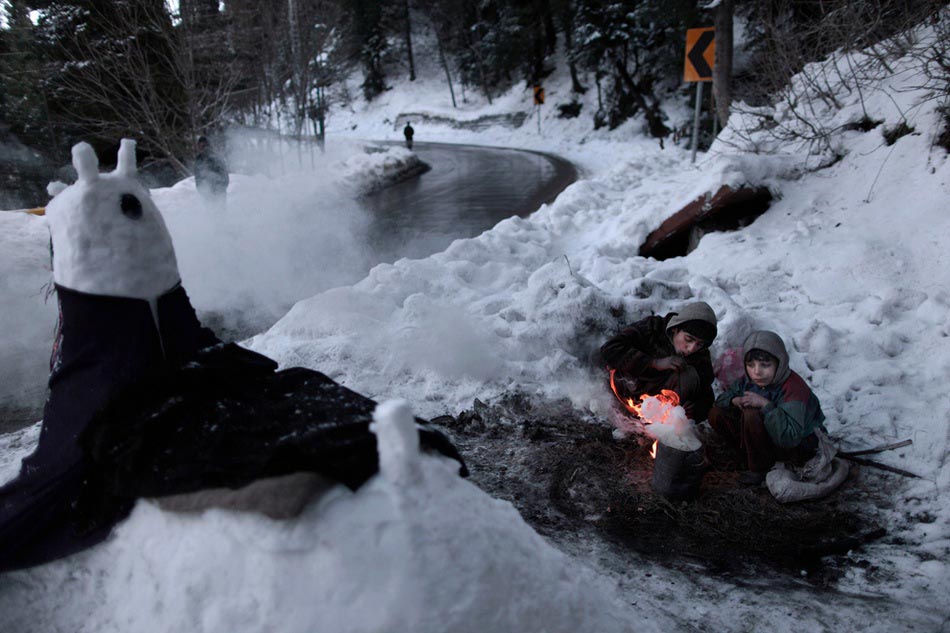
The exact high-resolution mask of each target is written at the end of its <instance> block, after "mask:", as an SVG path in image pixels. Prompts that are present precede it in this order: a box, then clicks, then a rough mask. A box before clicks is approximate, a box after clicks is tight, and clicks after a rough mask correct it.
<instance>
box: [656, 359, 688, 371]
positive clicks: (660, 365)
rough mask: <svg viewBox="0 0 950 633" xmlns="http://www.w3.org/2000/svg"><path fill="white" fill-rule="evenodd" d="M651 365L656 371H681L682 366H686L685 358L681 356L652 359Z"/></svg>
mask: <svg viewBox="0 0 950 633" xmlns="http://www.w3.org/2000/svg"><path fill="white" fill-rule="evenodd" d="M651 365H653V369H655V370H657V371H666V370H668V369H672V370H673V371H683V368H684V367H686V360H685V359H684V358H683V357H682V356H667V357H666V358H655V359H653V362H652V363H651Z"/></svg>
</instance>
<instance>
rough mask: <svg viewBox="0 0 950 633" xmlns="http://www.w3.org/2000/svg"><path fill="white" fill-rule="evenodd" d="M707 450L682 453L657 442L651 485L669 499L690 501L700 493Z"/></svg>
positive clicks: (701, 448) (701, 449) (699, 449)
mask: <svg viewBox="0 0 950 633" xmlns="http://www.w3.org/2000/svg"><path fill="white" fill-rule="evenodd" d="M705 462H706V459H705V449H704V448H703V447H699V448H698V449H696V450H695V451H681V450H679V449H677V448H671V447H669V446H667V445H666V444H664V443H663V442H657V445H656V459H655V460H654V462H653V481H652V482H651V485H652V486H653V490H654V491H656V493H657V494H660V495H663V496H664V497H666V498H667V499H671V500H680V499H690V498H692V497H695V496H696V493H697V492H699V485H700V484H701V483H702V481H703V473H704V472H705V471H706V467H705Z"/></svg>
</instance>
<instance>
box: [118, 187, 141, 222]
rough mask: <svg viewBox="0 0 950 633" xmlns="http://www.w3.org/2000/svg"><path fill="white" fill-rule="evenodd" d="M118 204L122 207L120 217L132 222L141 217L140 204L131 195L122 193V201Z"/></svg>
mask: <svg viewBox="0 0 950 633" xmlns="http://www.w3.org/2000/svg"><path fill="white" fill-rule="evenodd" d="M119 204H120V206H121V207H122V215H124V216H125V217H127V218H129V219H132V220H138V219H139V218H140V217H142V203H141V202H139V199H138V198H136V197H135V196H133V195H132V194H131V193H123V194H122V201H121V202H120V203H119Z"/></svg>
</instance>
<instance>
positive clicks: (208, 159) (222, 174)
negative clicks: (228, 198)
mask: <svg viewBox="0 0 950 633" xmlns="http://www.w3.org/2000/svg"><path fill="white" fill-rule="evenodd" d="M197 150H198V153H197V154H196V155H195V187H196V188H197V189H198V192H199V193H201V194H202V195H203V196H205V197H208V198H214V199H223V198H224V196H225V195H226V194H227V191H228V183H229V182H230V177H229V176H228V169H227V166H225V164H224V162H223V161H222V160H221V159H220V158H218V156H217V155H215V153H214V151H212V149H211V145H210V144H209V143H208V139H207V138H206V137H204V136H202V137H200V138H198V144H197Z"/></svg>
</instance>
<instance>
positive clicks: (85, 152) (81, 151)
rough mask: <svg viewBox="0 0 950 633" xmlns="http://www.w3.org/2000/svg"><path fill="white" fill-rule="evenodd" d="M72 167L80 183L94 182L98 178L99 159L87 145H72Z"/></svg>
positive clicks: (84, 143)
mask: <svg viewBox="0 0 950 633" xmlns="http://www.w3.org/2000/svg"><path fill="white" fill-rule="evenodd" d="M73 167H75V168H76V174H78V176H79V181H80V182H95V181H96V179H97V178H99V158H98V157H97V156H96V153H95V152H94V151H93V149H92V145H90V144H89V143H86V142H83V143H77V144H76V145H73Z"/></svg>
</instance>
